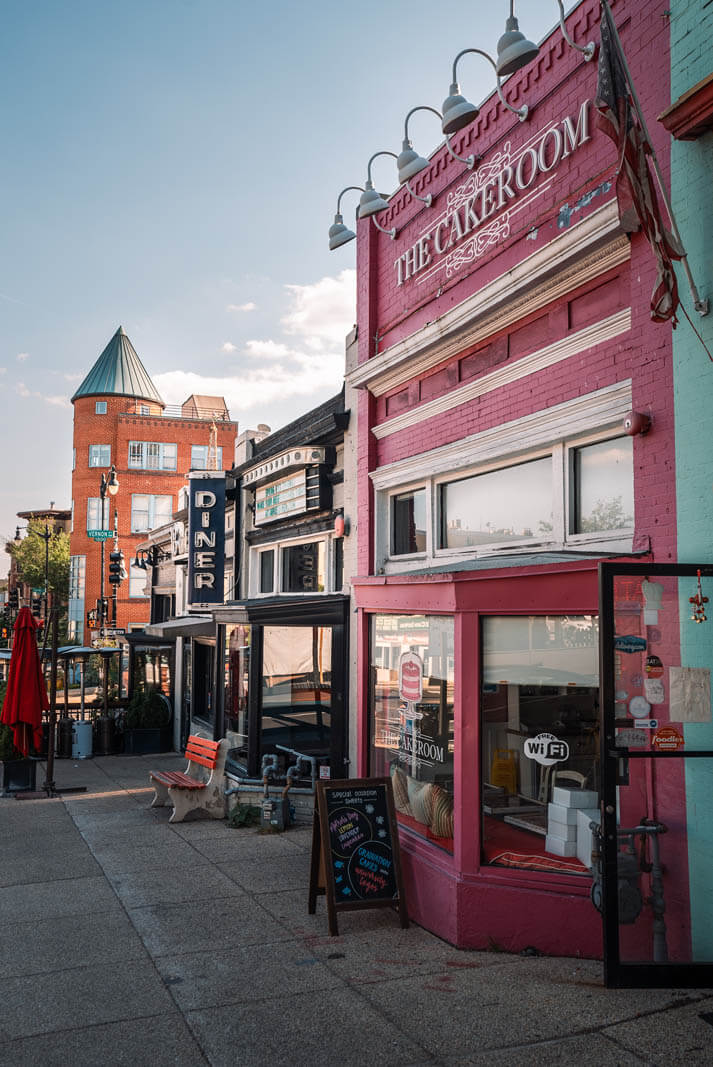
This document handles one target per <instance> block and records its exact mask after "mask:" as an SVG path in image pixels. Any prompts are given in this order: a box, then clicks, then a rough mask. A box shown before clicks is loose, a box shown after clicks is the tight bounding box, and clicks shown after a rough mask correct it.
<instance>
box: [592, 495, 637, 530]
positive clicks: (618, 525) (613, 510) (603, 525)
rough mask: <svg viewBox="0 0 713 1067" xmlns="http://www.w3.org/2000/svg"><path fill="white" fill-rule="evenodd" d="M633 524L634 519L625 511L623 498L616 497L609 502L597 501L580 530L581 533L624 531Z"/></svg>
mask: <svg viewBox="0 0 713 1067" xmlns="http://www.w3.org/2000/svg"><path fill="white" fill-rule="evenodd" d="M633 522H634V519H633V517H632V516H631V515H627V514H626V513H625V511H624V503H623V501H622V498H621V497H620V496H614V497H610V498H609V499H608V500H597V502H596V504H595V505H594V507H593V508H592V510H591V511H590V513H589V515H587V516H586V517H583V518H582V520H581V522H580V524H579V529H580V533H597V532H598V531H600V530H601V531H604V530H623V529H625V528H626V527H627V526H632V525H633Z"/></svg>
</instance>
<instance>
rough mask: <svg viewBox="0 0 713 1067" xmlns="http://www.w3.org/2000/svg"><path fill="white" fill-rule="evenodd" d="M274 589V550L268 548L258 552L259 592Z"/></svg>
mask: <svg viewBox="0 0 713 1067" xmlns="http://www.w3.org/2000/svg"><path fill="white" fill-rule="evenodd" d="M274 590H275V550H274V548H270V549H268V550H267V552H261V553H260V592H261V593H272V592H274Z"/></svg>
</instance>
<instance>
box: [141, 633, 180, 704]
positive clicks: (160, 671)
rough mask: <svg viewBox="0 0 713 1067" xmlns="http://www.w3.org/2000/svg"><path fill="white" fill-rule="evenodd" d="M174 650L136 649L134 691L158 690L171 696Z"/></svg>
mask: <svg viewBox="0 0 713 1067" xmlns="http://www.w3.org/2000/svg"><path fill="white" fill-rule="evenodd" d="M171 653H172V648H171V649H169V648H161V647H160V646H144V645H136V646H135V647H134V678H133V687H134V690H137V689H138V690H140V691H144V690H147V689H157V690H158V691H159V692H160V693H163V694H164V695H165V696H167V697H170V696H171V670H172V654H171Z"/></svg>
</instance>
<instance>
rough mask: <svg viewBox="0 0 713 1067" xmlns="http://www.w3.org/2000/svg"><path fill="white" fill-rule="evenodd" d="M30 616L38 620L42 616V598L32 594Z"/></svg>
mask: <svg viewBox="0 0 713 1067" xmlns="http://www.w3.org/2000/svg"><path fill="white" fill-rule="evenodd" d="M32 614H33V615H34V616H35V618H39V617H40V615H41V614H42V597H41V596H35V594H34V593H33V594H32Z"/></svg>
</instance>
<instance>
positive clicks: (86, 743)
mask: <svg viewBox="0 0 713 1067" xmlns="http://www.w3.org/2000/svg"><path fill="white" fill-rule="evenodd" d="M91 755H92V724H91V723H90V722H75V723H74V724H73V726H72V759H91Z"/></svg>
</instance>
